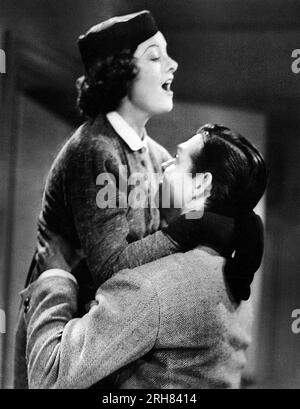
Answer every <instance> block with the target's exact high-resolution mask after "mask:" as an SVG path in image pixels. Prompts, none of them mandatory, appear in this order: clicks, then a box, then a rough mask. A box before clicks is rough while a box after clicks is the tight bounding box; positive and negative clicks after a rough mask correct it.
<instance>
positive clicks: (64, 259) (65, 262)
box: [36, 227, 84, 272]
mask: <svg viewBox="0 0 300 409" xmlns="http://www.w3.org/2000/svg"><path fill="white" fill-rule="evenodd" d="M37 238H38V245H37V254H36V261H37V263H38V266H39V269H40V271H46V270H50V269H52V268H58V269H61V270H64V271H68V272H71V271H72V270H73V269H74V268H75V267H76V265H77V264H78V263H79V261H80V260H81V259H82V258H83V257H84V256H83V253H82V250H78V249H75V248H74V247H73V246H71V245H70V244H69V243H68V242H67V241H66V240H64V239H63V238H62V237H61V236H59V235H57V234H55V233H53V232H52V231H50V230H48V229H47V228H45V227H40V228H39V232H38V237H37Z"/></svg>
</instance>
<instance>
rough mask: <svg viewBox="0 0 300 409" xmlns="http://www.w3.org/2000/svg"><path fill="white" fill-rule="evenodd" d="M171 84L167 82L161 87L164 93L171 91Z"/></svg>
mask: <svg viewBox="0 0 300 409" xmlns="http://www.w3.org/2000/svg"><path fill="white" fill-rule="evenodd" d="M171 84H172V81H171V80H168V81H166V82H165V83H164V84H163V85H162V87H163V89H164V90H165V91H171Z"/></svg>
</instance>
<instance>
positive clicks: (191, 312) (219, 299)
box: [22, 247, 252, 388]
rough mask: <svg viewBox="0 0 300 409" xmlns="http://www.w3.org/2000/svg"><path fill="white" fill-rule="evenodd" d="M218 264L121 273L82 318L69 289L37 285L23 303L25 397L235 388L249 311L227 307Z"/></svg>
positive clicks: (187, 258) (179, 260) (57, 282)
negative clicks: (35, 392) (54, 392)
mask: <svg viewBox="0 0 300 409" xmlns="http://www.w3.org/2000/svg"><path fill="white" fill-rule="evenodd" d="M224 262H225V260H224V259H223V258H222V257H221V256H220V255H219V254H218V253H217V252H215V251H214V250H212V249H210V248H207V247H198V248H196V249H194V250H191V251H189V252H186V253H177V254H173V255H170V256H167V257H164V258H162V259H159V260H157V261H154V262H151V263H148V264H145V265H144V266H141V267H137V268H135V269H133V270H129V269H126V270H122V271H121V272H119V273H117V274H116V275H114V276H113V277H112V278H111V279H109V280H108V281H106V282H105V283H104V284H103V285H102V286H100V288H99V289H98V291H97V293H96V297H95V303H94V305H93V306H92V308H91V309H90V311H89V312H88V313H87V314H86V315H85V316H83V317H82V318H78V317H77V288H76V284H75V283H74V282H73V281H72V280H70V279H68V278H65V277H55V278H53V277H48V278H41V279H39V280H37V281H36V282H34V283H33V284H31V285H30V286H29V287H28V288H27V289H25V290H24V291H23V293H22V299H23V301H24V305H25V310H24V316H25V322H26V325H27V337H28V338H27V351H26V352H27V361H28V380H29V387H30V388H88V387H91V386H92V385H98V386H99V387H101V382H99V381H101V380H103V379H107V377H109V378H110V381H111V382H112V383H113V385H114V386H115V387H116V388H238V387H239V385H240V379H241V373H242V370H243V367H244V365H245V362H246V354H245V352H246V349H247V347H248V345H249V342H250V336H249V326H250V324H251V320H252V315H251V303H250V302H246V303H245V302H242V303H240V304H238V305H237V304H235V303H234V302H233V301H232V300H231V298H230V294H229V293H228V290H227V286H226V283H225V282H224V277H223V264H224Z"/></svg>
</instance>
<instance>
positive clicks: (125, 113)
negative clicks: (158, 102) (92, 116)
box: [116, 104, 150, 139]
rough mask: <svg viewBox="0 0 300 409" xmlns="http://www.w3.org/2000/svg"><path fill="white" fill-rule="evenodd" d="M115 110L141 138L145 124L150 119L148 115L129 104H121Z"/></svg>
mask: <svg viewBox="0 0 300 409" xmlns="http://www.w3.org/2000/svg"><path fill="white" fill-rule="evenodd" d="M116 111H117V112H118V114H120V115H121V116H122V117H123V119H125V121H126V122H127V123H128V125H130V126H131V127H132V128H133V129H134V130H135V132H136V133H137V134H138V136H139V137H140V138H141V139H142V138H143V136H144V132H145V126H146V124H147V122H148V120H149V119H150V116H149V115H148V116H147V115H146V114H145V113H144V112H141V111H139V110H137V109H136V108H135V107H133V106H132V105H131V104H123V105H121V106H120V107H119V108H118V109H117V110H116Z"/></svg>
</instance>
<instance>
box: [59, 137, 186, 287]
mask: <svg viewBox="0 0 300 409" xmlns="http://www.w3.org/2000/svg"><path fill="white" fill-rule="evenodd" d="M97 143H99V145H97ZM120 165H121V161H120V159H119V157H118V156H117V155H116V154H115V155H114V154H113V153H112V149H111V147H110V146H109V145H108V144H107V146H105V145H104V144H103V143H101V142H97V141H96V142H95V141H94V142H93V143H92V144H90V145H89V146H84V147H82V148H81V149H76V150H74V152H73V155H72V160H71V161H70V163H69V169H68V171H67V180H66V186H67V190H68V197H69V202H70V207H71V209H72V213H73V217H74V221H75V227H76V230H77V233H78V237H79V240H80V243H81V246H82V248H83V250H84V253H85V255H86V258H87V264H88V267H89V270H90V272H91V274H92V277H93V280H94V283H95V284H96V285H99V284H101V283H102V282H104V281H105V280H107V279H108V278H109V277H111V276H112V275H113V274H114V273H116V272H117V271H120V270H122V269H125V268H130V269H131V268H134V267H137V266H140V265H143V264H146V263H149V262H151V261H154V260H156V259H158V258H161V257H164V256H167V255H170V254H172V253H174V252H178V251H179V247H178V246H177V245H176V243H174V242H172V241H171V240H170V238H169V237H168V236H167V235H165V234H164V233H163V232H162V231H161V230H159V231H157V232H155V233H153V234H151V235H149V236H147V237H145V238H143V239H141V240H138V241H134V242H129V240H128V236H129V233H130V229H129V225H128V220H127V217H126V215H127V211H128V209H127V207H126V206H123V207H122V203H124V201H125V200H126V197H125V195H126V196H127V191H126V192H124V191H122V189H121V188H120V186H119V184H118V180H119V171H120ZM100 185H101V186H103V189H101V186H100ZM104 192H106V194H104ZM104 202H105V205H106V206H103V203H104Z"/></svg>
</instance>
